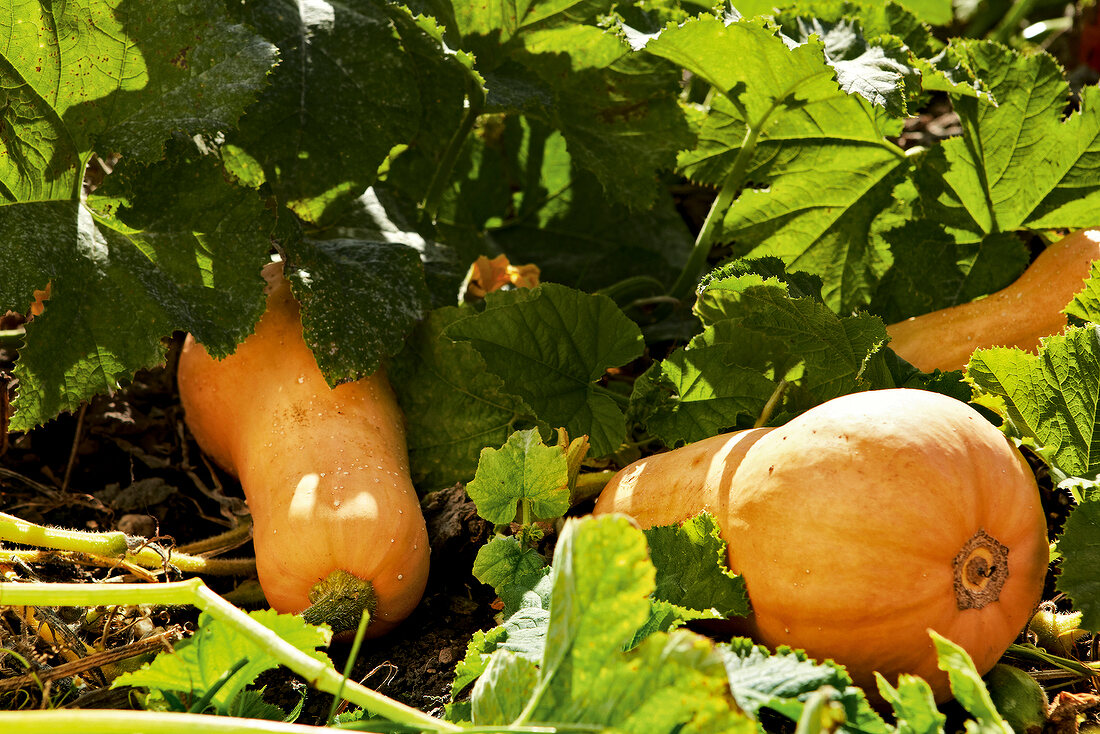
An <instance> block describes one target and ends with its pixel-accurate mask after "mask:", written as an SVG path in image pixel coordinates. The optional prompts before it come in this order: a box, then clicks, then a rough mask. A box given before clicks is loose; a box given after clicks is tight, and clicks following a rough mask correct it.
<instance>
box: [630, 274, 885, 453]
mask: <svg viewBox="0 0 1100 734" xmlns="http://www.w3.org/2000/svg"><path fill="white" fill-rule="evenodd" d="M724 272H726V273H729V275H728V277H723V278H713V279H707V280H705V281H704V289H703V290H702V292H701V293H700V294H699V298H698V301H697V303H696V306H695V310H696V313H698V314H699V316H700V319H701V320H702V321H703V322H704V323H707V324H709V325H708V326H707V328H706V329H705V330H704V331H703V333H702V334H700V335H698V336H696V337H694V338H693V339H692V340H691V341H690V342H689V343H688V344H687V346H686V347H684V348H682V349H679V350H677V351H675V352H673V353H672V354H671V355H670V356H669V357H668V358H667V359H665V360H664V361H663V362H661V363H660V364H659V366H657V367H654V368H651V370H650V371H648V372H647V373H645V375H643V377H642V378H641V379H639V380H638V381H637V382H636V383H635V395H634V399H635V401H641V400H649V401H650V403H651V409H650V415H649V416H648V419H647V421H646V423H647V426H648V427H649V429H650V430H651V431H653V432H654V433H655V434H656V435H657V436H658V437H659V438H661V440H663V441H664V442H665V443H666V444H667V445H669V446H674V445H676V443H677V442H680V441H684V442H688V443H690V442H693V441H698V440H700V439H703V438H708V437H710V436H714V435H717V434H718V433H721V432H722V431H728V430H734V429H739V428H748V427H751V426H753V425H754V424H755V422H756V420H757V419H758V418H759V416H760V415H761V414H762V412H763V410H764V406H765V405H766V404H767V403H768V401H769V400H770V399H771V398H772V397H773V395H774V394H775V393H776V390H777V389H778V388H779V383H780V380H786V381H787V382H788V383H790V385H791V386H792V388H791V389H789V390H787V391H786V392H785V393H784V395H783V396H781V397H782V399H783V401H784V403H782V404H783V405H789V406H790V407H791V408H792V410H793V412H801V410H805V409H807V408H809V407H812V406H813V405H816V404H817V403H821V402H824V401H826V400H830V399H832V398H834V397H838V396H840V395H846V394H848V393H851V392H856V391H859V390H866V389H871V388H876V387H893V386H894V383H893V379H892V377H891V375H890V374H889V371H888V370H887V366H886V364H885V363H884V362H883V354H882V346H883V344H884V343H885V342H886V340H887V334H886V328H885V326H884V325H883V324H882V322H881V321H880V320H879V319H878V317H875V316H870V315H867V314H857V315H854V316H847V317H839V316H837V315H836V314H835V313H834V312H833V311H831V310H830V309H829V308H828V307H826V306H825V305H824V304H823V303H821V302H820V301H818V300H816V299H814V298H812V297H804V298H792V297H791V296H790V295H789V293H788V291H787V288H788V286H787V285H786V284H785V283H784V282H783V281H781V280H780V279H779V278H777V277H769V278H767V279H766V280H765V279H762V276H761V275H760V274H758V273H754V272H751V270H749V271H744V270H738V269H732V268H730V269H726V270H725V271H724ZM799 287H800V289H801V287H810V282H805V283H803V285H802V286H799ZM661 388H664V389H666V390H667V391H668V392H669V393H671V395H670V396H669V397H667V398H666V399H664V400H661V399H660V397H659V395H660V393H659V390H660V389H661ZM653 393H656V395H654V394H653ZM647 395H648V397H647ZM776 414H777V415H781V414H782V410H777V411H776Z"/></svg>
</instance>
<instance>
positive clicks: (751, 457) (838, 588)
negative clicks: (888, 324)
mask: <svg viewBox="0 0 1100 734" xmlns="http://www.w3.org/2000/svg"><path fill="white" fill-rule="evenodd" d="M737 435H742V434H737ZM737 435H735V436H734V438H736V436H737ZM725 438H726V440H727V441H728V440H730V439H729V437H728V436H727V437H725ZM709 440H710V441H712V442H713V444H712V445H714V446H724V445H726V444H724V443H722V442H721V441H716V440H715V439H709ZM700 443H702V442H700ZM693 446H695V448H693V447H692V446H687V447H684V448H682V449H677V450H675V451H671V452H669V453H667V454H662V455H661V457H662V461H663V463H664V464H665V465H666V468H665V469H664V471H666V472H668V473H669V474H670V475H675V474H676V473H677V470H676V464H675V462H676V461H677V459H678V458H679V457H683V458H682V460H681V461H680V464H679V466H680V470H679V473H680V474H682V475H684V476H685V477H688V478H686V479H684V480H682V481H681V482H680V484H679V485H678V486H683V487H691V488H692V492H691V493H690V494H689V495H688V496H687V498H686V499H685V500H684V502H683V503H682V504H683V506H684V507H685V508H686V509H687V510H689V511H690V510H692V509H693V508H694V507H696V506H697V504H698V503H697V502H696V500H695V499H694V497H696V496H704V497H711V499H709V500H707V502H708V503H709V505H710V506H711V507H713V508H715V510H717V511H716V512H715V511H714V510H712V512H714V514H715V515H716V518H717V521H718V524H719V527H720V528H721V532H722V536H723V538H724V539H725V541H726V543H727V549H728V560H729V565H730V568H731V570H733V571H735V572H736V573H739V574H741V575H742V577H743V578H744V580H745V585H746V588H747V591H748V595H749V600H750V602H751V605H752V609H753V614H752V616H751V617H750V618H749V619H748V620H747V622H746V623H745V624H746V626H743V627H742V630H745V631H747V632H748V634H749V635H750V636H752V637H753V638H755V639H756V640H757V641H758V642H760V643H763V644H765V645H768V646H771V647H775V646H778V645H789V646H791V647H795V648H800V649H804V650H806V651H807V652H808V653H809V654H810V655H812V656H813V657H815V658H818V659H826V658H832V659H834V660H836V661H837V662H839V663H841V664H843V665H845V666H846V667H847V669H848V672H849V673H850V674H851V675H852V678H853V679H854V680H855V682H856V683H857V684H859V685H861V686H864V687H865V688H868V689H869V690H870V691H874V690H875V682H874V673H875V672H876V671H877V672H879V673H881V674H883V675H884V676H886V677H887V679H889V680H891V682H893V680H894V678H895V677H896V676H897V675H898V674H900V673H912V674H916V675H920V676H921V677H923V678H925V679H926V680H928V681H929V683H931V685H932V687H933V690H934V692H935V695H936V698H937V699H938V700H941V701H942V700H946V699H947V698H950V690H949V688H948V683H947V677H946V674H945V673H943V671H941V670H939V668H938V666H937V662H936V653H935V649H934V646H933V644H932V641H931V639H930V638H929V636H928V632H927V631H928V630H929V629H934V630H936V631H937V632H939V633H940V634H942V635H944V636H946V637H947V638H949V639H951V640H953V641H954V642H956V643H958V644H960V645H962V646H963V647H964V648H965V649H966V650H967V652H968V653H969V654H970V655H971V657H972V658H973V659H974V663H975V665H976V666H977V668H978V670H979V671H980V672H982V673H984V672H986V671H988V670H989V669H990V668H992V666H993V665H994V664H995V663H996V662H997V659H998V658H999V657H1000V656H1001V654H1002V653H1003V652H1004V650H1005V649H1006V648H1007V647H1008V645H1009V644H1010V643H1011V642H1012V641H1013V639H1015V637H1016V635H1017V634H1018V633H1019V632H1020V631H1021V630H1022V629H1023V628H1024V626H1025V625H1026V624H1027V622H1028V620H1029V619H1030V617H1031V614H1032V612H1033V610H1034V608H1035V607H1036V605H1037V604H1038V602H1039V598H1040V595H1041V593H1042V589H1043V582H1044V579H1045V576H1046V570H1047V564H1048V555H1049V553H1048V546H1047V534H1046V521H1045V516H1044V513H1043V511H1042V507H1041V504H1040V498H1039V492H1038V487H1037V485H1036V482H1035V477H1034V475H1033V474H1032V472H1031V470H1030V468H1029V467H1028V465H1027V463H1026V462H1025V461H1024V459H1023V457H1022V456H1021V455H1020V453H1019V451H1017V450H1016V448H1015V447H1014V446H1013V445H1012V444H1011V442H1010V441H1009V440H1008V439H1007V438H1006V437H1005V436H1004V435H1003V434H1002V433H1001V432H1000V431H998V430H997V429H996V428H995V427H993V426H992V425H990V424H989V422H988V421H986V420H985V419H984V418H982V416H981V415H980V414H978V413H977V412H976V411H975V410H973V409H972V408H971V407H970V406H968V405H966V404H965V403H963V402H960V401H958V400H955V399H953V398H949V397H946V396H944V395H939V394H936V393H932V392H927V391H921V390H908V389H894V390H878V391H873V392H863V393H856V394H854V395H847V396H844V397H841V398H837V399H835V400H831V401H829V402H827V403H824V404H822V405H819V406H817V407H816V408H813V409H812V410H810V411H807V412H806V413H804V414H802V415H801V416H799V417H797V418H795V419H794V420H792V421H791V422H789V423H787V424H786V425H784V426H781V427H779V428H775V429H773V430H769V431H767V432H765V433H764V434H763V435H759V436H757V437H755V440H753V441H751V444H750V445H748V446H747V450H746V451H744V452H741V453H739V454H738V453H735V452H730V454H729V458H731V459H732V460H733V461H732V462H730V464H729V465H728V466H726V467H724V468H723V467H722V466H721V463H722V462H721V460H720V459H717V457H715V459H714V460H712V462H707V461H706V460H705V459H704V460H703V461H702V462H699V463H698V464H696V465H695V466H694V467H693V465H692V464H691V463H690V462H691V461H692V460H693V459H694V458H696V457H695V456H693V453H692V452H699V451H700V447H699V445H698V444H696V445H693ZM679 452H685V453H683V454H680V453H679ZM687 457H692V459H689V458H687ZM700 467H703V468H702V469H701V468H700ZM626 471H629V467H628V468H627V469H626V470H624V472H626ZM715 477H720V478H721V485H722V486H721V487H720V488H719V489H717V490H716V489H715V488H713V487H710V486H707V484H708V482H710V481H712V480H713V478H715ZM632 481H633V483H634V485H635V487H637V486H640V485H641V482H640V481H639V480H638V479H637V478H635V479H634V480H632ZM622 483H623V480H620V481H619V482H617V483H616V482H615V481H614V480H613V482H612V483H611V484H610V485H609V487H610V489H611V490H612V492H613V493H616V494H617V493H618V490H617V489H616V488H617V487H621V486H622ZM715 492H717V495H718V496H717V498H714V497H713V495H712V493H715ZM652 497H653V499H652V504H653V505H655V506H656V507H651V506H650V504H649V503H647V502H646V500H645V498H644V497H642V496H641V495H639V494H637V493H632V494H630V499H629V502H627V503H622V502H620V501H619V500H617V499H615V498H609V499H608V500H607V501H606V502H605V501H604V498H603V497H601V499H600V502H598V503H597V509H598V510H599V511H601V512H605V511H625V512H627V513H628V514H632V515H633V516H635V517H636V518H646V517H648V518H655V519H656V520H657V521H658V522H661V523H664V522H667V521H668V520H669V519H670V518H671V517H672V515H674V514H675V513H674V512H672V511H671V510H670V509H665V508H671V507H678V506H679V505H680V502H679V500H678V498H677V497H676V496H674V495H672V494H670V493H665V494H661V493H655V494H653V495H652ZM681 519H683V518H681ZM641 522H642V524H643V525H647V524H649V523H648V521H641Z"/></svg>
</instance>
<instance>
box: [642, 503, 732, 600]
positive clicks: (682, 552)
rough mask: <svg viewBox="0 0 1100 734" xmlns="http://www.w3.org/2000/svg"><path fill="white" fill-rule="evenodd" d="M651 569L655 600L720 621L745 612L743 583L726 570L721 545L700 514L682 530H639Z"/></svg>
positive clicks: (680, 527)
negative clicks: (716, 616)
mask: <svg viewBox="0 0 1100 734" xmlns="http://www.w3.org/2000/svg"><path fill="white" fill-rule="evenodd" d="M645 535H646V540H647V541H648V543H649V553H650V557H651V558H652V560H653V565H654V567H655V568H656V569H657V588H656V591H655V592H654V596H655V598H657V599H659V600H662V601H667V602H671V603H673V604H677V605H679V606H684V607H688V608H690V609H697V610H706V609H712V608H713V609H715V610H717V611H718V613H719V614H721V615H722V616H723V617H728V616H734V615H737V616H744V615H746V614H748V613H749V612H750V609H749V600H748V596H747V595H746V593H745V582H744V581H743V580H742V579H741V577H740V576H738V575H736V574H734V573H731V572H730V570H729V568H728V566H727V565H726V544H725V542H724V541H723V540H722V538H721V537H720V536H719V534H718V524H717V523H716V522H715V520H714V518H713V517H712V516H711V515H709V514H707V513H703V514H701V515H698V516H696V517H694V518H692V519H690V520H688V521H687V522H685V523H683V524H682V525H668V526H663V527H655V528H650V529H648V530H646V531H645Z"/></svg>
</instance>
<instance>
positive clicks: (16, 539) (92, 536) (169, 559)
mask: <svg viewBox="0 0 1100 734" xmlns="http://www.w3.org/2000/svg"><path fill="white" fill-rule="evenodd" d="M0 541H7V542H9V543H21V544H23V545H33V546H37V547H39V548H52V549H54V550H61V551H70V552H74V553H83V554H85V555H88V556H92V557H94V558H102V559H107V560H110V561H112V562H113V561H117V560H119V559H122V560H125V561H128V562H130V563H133V564H134V565H136V566H141V567H142V568H163V567H164V566H165V565H166V564H170V565H172V566H174V567H175V568H178V569H179V570H180V571H184V572H185V573H208V574H215V575H217V574H220V575H224V576H245V575H248V574H250V573H253V572H255V570H256V561H255V559H253V558H203V557H201V556H193V555H188V554H186V553H177V552H175V551H173V550H165V549H162V548H159V547H153V546H150V545H146V544H145V539H144V538H136V537H134V536H130V535H127V534H126V533H124V532H122V531H120V530H114V531H111V532H106V533H96V532H88V531H84V530H65V529H62V528H48V527H45V526H44V525H37V524H35V523H32V522H28V521H26V520H22V519H20V518H18V517H15V516H14V515H8V514H7V513H3V512H0ZM27 552H28V551H11V553H12V554H14V555H18V554H20V553H27ZM29 552H30V553H37V552H38V551H29ZM103 565H107V564H103Z"/></svg>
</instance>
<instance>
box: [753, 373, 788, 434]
mask: <svg viewBox="0 0 1100 734" xmlns="http://www.w3.org/2000/svg"><path fill="white" fill-rule="evenodd" d="M789 384H790V383H789V382H787V381H786V380H785V379H784V380H780V381H779V384H777V385H776V386H775V390H773V391H772V394H771V396H770V397H769V398H768V402H766V403H764V409H763V410H761V411H760V417H759V418H757V419H756V422H755V423H754V424H753V426H752V427H753V428H763V427H764V426H766V425H768V421H770V420H771V418H772V415H773V414H774V413H775V408H776V406H778V405H779V401H780V400H782V399H783V393H785V392H786V391H787V385H789Z"/></svg>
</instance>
